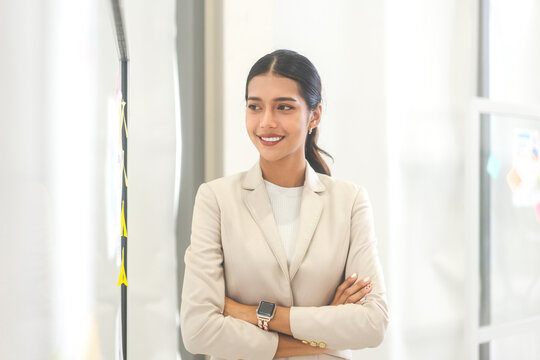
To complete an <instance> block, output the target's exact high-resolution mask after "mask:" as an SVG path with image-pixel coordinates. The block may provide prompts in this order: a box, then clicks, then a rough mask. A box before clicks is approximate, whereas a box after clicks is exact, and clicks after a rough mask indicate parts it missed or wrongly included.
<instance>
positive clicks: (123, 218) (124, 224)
mask: <svg viewBox="0 0 540 360" xmlns="http://www.w3.org/2000/svg"><path fill="white" fill-rule="evenodd" d="M120 235H122V236H125V237H127V236H128V235H127V226H126V217H125V216H124V200H122V230H121V232H120Z"/></svg>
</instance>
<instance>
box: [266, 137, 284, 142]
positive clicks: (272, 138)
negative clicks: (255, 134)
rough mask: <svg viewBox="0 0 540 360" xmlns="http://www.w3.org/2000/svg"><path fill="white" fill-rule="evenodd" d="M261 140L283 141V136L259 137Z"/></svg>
mask: <svg viewBox="0 0 540 360" xmlns="http://www.w3.org/2000/svg"><path fill="white" fill-rule="evenodd" d="M261 139H263V140H264V141H278V140H281V139H283V136H281V137H271V138H265V137H261Z"/></svg>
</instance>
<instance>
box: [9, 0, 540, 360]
mask: <svg viewBox="0 0 540 360" xmlns="http://www.w3.org/2000/svg"><path fill="white" fill-rule="evenodd" d="M119 34H122V36H119ZM0 44H1V45H2V51H1V53H0V166H1V176H0V241H1V244H2V251H1V255H0V288H1V289H2V293H1V294H2V296H1V297H0V316H1V321H0V358H1V359H47V360H49V359H51V360H52V359H62V360H63V359H70V360H71V359H122V358H126V355H127V356H129V358H130V359H180V358H181V359H203V358H204V357H203V356H201V355H193V354H189V353H187V352H186V350H185V349H184V347H183V345H182V340H181V329H180V326H179V317H178V314H179V304H180V300H181V299H180V294H181V289H182V278H183V267H184V263H183V254H184V251H185V249H186V247H187V246H188V244H189V234H190V226H191V213H192V207H193V201H194V196H195V192H196V190H197V188H198V186H199V184H201V183H202V182H204V181H208V180H211V179H214V178H217V177H221V176H225V175H230V174H233V173H236V172H239V171H244V170H247V169H248V168H249V167H250V166H251V165H252V164H253V163H254V162H255V161H257V159H258V153H257V151H256V149H255V148H254V147H253V146H252V144H251V142H250V140H249V138H248V136H247V134H246V131H245V123H244V111H245V102H244V86H245V79H246V77H247V73H248V71H249V69H250V67H251V65H252V64H253V63H254V62H255V61H256V60H257V59H258V58H260V57H261V56H263V55H265V54H267V53H269V52H271V51H273V50H275V49H280V48H286V49H292V50H295V51H298V52H299V53H301V54H303V55H305V56H307V57H308V58H309V59H310V60H311V61H312V62H313V63H314V65H315V66H316V67H317V69H318V70H319V73H320V75H321V78H322V82H323V109H324V110H323V118H322V121H321V124H320V138H319V145H320V146H321V147H322V148H323V149H325V150H327V151H328V152H329V153H330V154H332V156H333V157H334V159H335V161H334V162H333V163H332V162H331V161H330V168H331V170H332V175H333V176H334V177H336V178H341V179H345V180H348V181H351V182H354V183H357V184H360V185H363V186H365V187H366V188H367V189H368V191H369V193H370V196H371V200H372V203H373V207H374V213H375V226H376V233H377V236H378V246H379V254H380V260H381V262H382V265H383V270H384V274H385V278H386V282H387V288H388V294H387V296H388V300H389V308H390V312H391V313H390V319H391V320H390V325H389V328H388V331H387V335H386V338H385V340H384V342H383V344H382V345H381V346H380V347H378V348H376V349H363V350H358V351H354V358H355V359H366V360H367V359H370V360H371V359H377V360H383V359H385V360H386V359H388V360H400V359H411V360H417V359H418V360H423V359H426V360H427V359H442V360H454V359H467V360H473V359H474V360H476V359H481V360H494V359H496V360H502V359H526V360H538V359H540V161H539V159H538V149H539V131H540V46H538V44H540V2H538V1H537V0H438V1H432V0H407V1H403V0H401V1H397V0H384V1H367V0H336V1H325V0H296V1H286V0H266V1H263V0H223V1H219V0H162V1H153V2H149V1H141V0H130V1H116V0H113V1H110V0H77V1H68V0H45V1H44V0H39V1H38V0H25V1H7V0H2V1H1V2H0ZM122 49H123V50H122ZM123 51H125V53H123ZM127 153H129V158H128V157H127ZM128 179H129V180H128ZM127 196H129V197H127ZM128 198H129V203H128V202H127V200H128ZM124 202H125V203H126V204H129V205H126V207H125V211H122V208H123V207H122V204H124ZM128 209H129V216H128ZM123 218H124V219H125V220H126V221H127V230H128V232H127V233H125V234H124V233H123V232H122V234H123V235H124V236H122V237H121V236H120V235H121V234H120V231H121V229H124V228H123V227H122V219H123ZM122 231H123V230H122ZM128 233H129V237H128V236H127V235H128ZM128 248H129V256H128V255H127V254H128V253H127V249H128ZM122 250H125V251H126V253H125V258H124V264H125V265H122V264H123V262H122ZM128 259H129V267H127V263H128ZM122 269H125V270H126V273H127V281H129V285H128V286H127V291H124V295H121V288H123V289H126V287H125V285H127V281H125V283H124V285H120V284H121V283H122V281H121V280H122V277H121V276H120V278H119V275H121V274H122ZM122 309H123V311H122ZM122 320H124V321H127V322H126V323H125V324H124V325H122V323H123V321H122ZM122 329H124V335H123V333H122ZM126 336H127V337H126ZM123 342H124V344H127V347H126V348H124V349H123V348H122V343H123Z"/></svg>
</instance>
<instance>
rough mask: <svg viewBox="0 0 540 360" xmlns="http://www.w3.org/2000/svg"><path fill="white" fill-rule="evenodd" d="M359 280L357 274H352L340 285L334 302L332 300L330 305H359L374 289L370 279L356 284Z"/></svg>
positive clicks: (367, 278)
mask: <svg viewBox="0 0 540 360" xmlns="http://www.w3.org/2000/svg"><path fill="white" fill-rule="evenodd" d="M357 278H358V275H357V274H356V273H355V274H352V275H351V276H349V277H348V278H347V279H346V280H345V281H344V282H343V283H342V284H341V285H339V286H338V288H337V290H336V295H334V300H332V302H331V303H330V305H341V304H353V303H355V304H359V303H360V300H361V299H362V298H363V297H364V296H366V294H368V293H370V292H371V290H372V288H371V280H370V279H369V277H366V278H364V279H362V280H359V281H357V282H356V283H355V281H356V279H357Z"/></svg>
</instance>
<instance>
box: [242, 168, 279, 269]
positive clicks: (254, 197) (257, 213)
mask: <svg viewBox="0 0 540 360" xmlns="http://www.w3.org/2000/svg"><path fill="white" fill-rule="evenodd" d="M242 188H243V191H242V199H243V201H244V203H245V204H246V206H247V208H248V209H249V212H250V213H251V216H252V217H253V219H254V220H255V222H256V223H257V225H259V227H260V228H261V231H262V233H263V235H264V238H265V239H266V242H267V243H268V246H269V247H270V249H271V250H272V252H273V253H274V256H275V258H276V260H277V261H278V263H279V266H280V267H281V270H282V271H283V274H284V275H285V276H286V277H287V279H289V271H288V266H287V255H286V254H285V249H284V248H283V244H282V243H281V237H280V235H279V230H278V228H277V225H276V221H275V218H274V212H273V210H272V204H271V203H270V198H269V197H268V192H267V191H266V187H265V186H264V182H263V177H262V171H261V167H260V165H259V162H257V163H256V164H255V165H254V166H253V167H252V168H251V169H250V170H249V171H248V172H247V173H246V177H245V178H244V181H243V183H242Z"/></svg>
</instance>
